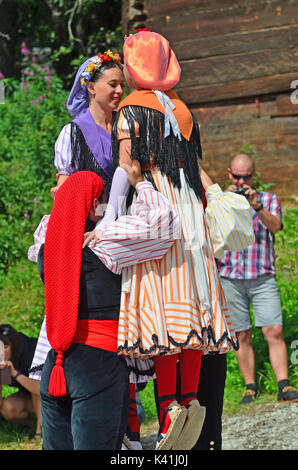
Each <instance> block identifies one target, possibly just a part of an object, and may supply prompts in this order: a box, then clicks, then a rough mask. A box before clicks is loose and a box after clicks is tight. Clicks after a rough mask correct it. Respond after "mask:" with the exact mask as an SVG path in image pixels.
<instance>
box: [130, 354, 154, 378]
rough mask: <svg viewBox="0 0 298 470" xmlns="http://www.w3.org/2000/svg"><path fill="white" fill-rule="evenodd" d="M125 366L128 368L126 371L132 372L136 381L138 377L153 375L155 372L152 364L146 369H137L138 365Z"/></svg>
mask: <svg viewBox="0 0 298 470" xmlns="http://www.w3.org/2000/svg"><path fill="white" fill-rule="evenodd" d="M131 359H136V358H131ZM126 366H127V368H128V371H129V373H133V374H134V376H135V377H136V380H137V381H138V379H140V378H144V377H147V376H149V377H153V375H154V374H155V368H154V365H153V366H152V367H150V368H148V369H145V370H141V369H138V367H134V366H131V365H129V364H126Z"/></svg>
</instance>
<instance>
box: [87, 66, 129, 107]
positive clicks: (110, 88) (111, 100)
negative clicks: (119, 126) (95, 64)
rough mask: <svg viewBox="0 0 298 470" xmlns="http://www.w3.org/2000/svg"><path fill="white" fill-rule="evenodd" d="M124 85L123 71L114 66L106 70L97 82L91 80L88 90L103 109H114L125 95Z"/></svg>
mask: <svg viewBox="0 0 298 470" xmlns="http://www.w3.org/2000/svg"><path fill="white" fill-rule="evenodd" d="M123 86H124V83H123V74H122V71H121V70H120V69H119V67H113V68H110V69H107V70H105V71H104V72H103V74H102V75H101V76H100V78H99V79H98V80H97V81H96V82H93V83H92V82H89V84H88V91H89V93H91V95H92V97H93V99H94V100H95V102H96V103H97V104H98V105H99V106H100V107H101V108H102V109H103V110H105V111H114V110H116V109H117V108H118V106H119V103H120V100H121V98H122V96H123Z"/></svg>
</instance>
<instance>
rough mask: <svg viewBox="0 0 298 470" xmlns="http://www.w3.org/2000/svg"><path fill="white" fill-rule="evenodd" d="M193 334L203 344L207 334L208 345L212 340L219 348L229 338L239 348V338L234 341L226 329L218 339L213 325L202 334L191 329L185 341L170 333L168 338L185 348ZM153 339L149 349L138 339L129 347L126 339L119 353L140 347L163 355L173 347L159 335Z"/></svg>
mask: <svg viewBox="0 0 298 470" xmlns="http://www.w3.org/2000/svg"><path fill="white" fill-rule="evenodd" d="M193 336H196V337H197V339H198V340H199V341H200V343H201V344H202V345H203V344H204V343H205V341H204V336H207V347H208V345H209V344H211V342H212V347H215V348H218V347H219V346H220V345H221V344H222V343H223V342H224V341H225V340H227V341H228V342H229V343H230V344H231V346H232V347H233V349H234V350H235V351H238V349H239V343H238V340H237V339H236V341H234V340H233V338H231V337H230V336H229V334H228V332H227V331H225V332H224V334H223V335H222V336H221V337H220V339H219V340H218V341H216V340H215V336H214V331H213V328H212V327H211V326H208V328H203V329H202V336H200V335H199V334H198V332H197V331H196V330H191V331H190V332H189V334H188V335H187V338H186V340H185V341H184V342H177V341H175V340H174V339H173V338H172V337H171V336H170V335H168V340H169V342H170V343H171V344H172V345H174V346H176V347H179V348H185V347H186V346H187V345H188V344H189V342H190V340H191V338H192V337H193ZM151 339H152V343H153V345H152V346H151V347H150V348H149V349H144V348H142V346H141V340H138V341H136V342H135V343H134V344H133V346H129V347H128V342H127V340H126V341H125V343H124V346H119V347H118V349H117V353H123V352H124V353H130V352H131V351H134V350H136V349H139V351H140V352H141V354H143V355H147V354H151V353H153V352H156V351H157V350H158V352H159V354H160V356H162V355H165V354H167V353H168V352H169V351H170V349H171V348H170V347H169V346H164V345H161V344H159V340H158V336H157V335H152V337H151Z"/></svg>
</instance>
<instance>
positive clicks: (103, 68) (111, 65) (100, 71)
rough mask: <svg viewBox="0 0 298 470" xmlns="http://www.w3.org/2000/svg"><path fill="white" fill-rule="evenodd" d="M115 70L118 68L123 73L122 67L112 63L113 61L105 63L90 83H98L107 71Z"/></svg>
mask: <svg viewBox="0 0 298 470" xmlns="http://www.w3.org/2000/svg"><path fill="white" fill-rule="evenodd" d="M114 68H118V69H119V70H121V71H122V68H121V65H119V64H116V62H112V61H110V62H104V63H103V64H102V66H101V67H100V68H99V69H98V70H96V71H95V73H94V74H93V76H92V77H91V78H90V80H88V81H89V82H96V81H97V80H99V79H100V77H101V76H102V75H103V74H104V73H105V71H106V70H109V69H114Z"/></svg>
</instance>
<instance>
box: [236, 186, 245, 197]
mask: <svg viewBox="0 0 298 470" xmlns="http://www.w3.org/2000/svg"><path fill="white" fill-rule="evenodd" d="M245 192H246V189H245V188H237V189H235V191H234V193H235V194H240V196H245V197H246V199H247V195H246V194H245Z"/></svg>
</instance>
